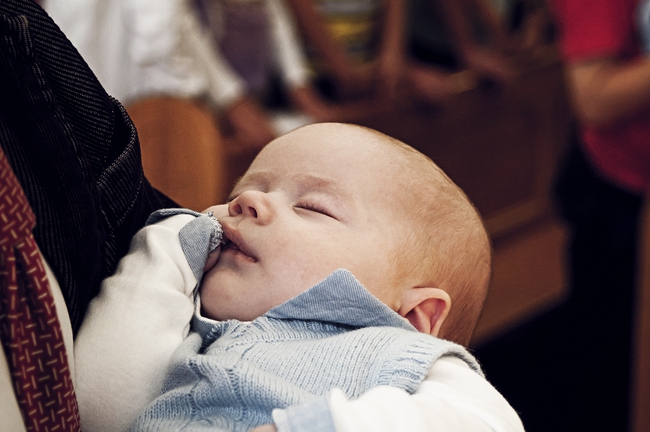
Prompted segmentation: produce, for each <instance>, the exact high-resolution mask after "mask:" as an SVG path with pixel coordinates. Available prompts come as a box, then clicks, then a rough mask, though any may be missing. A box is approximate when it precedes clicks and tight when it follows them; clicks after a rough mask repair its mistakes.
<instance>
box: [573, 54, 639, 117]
mask: <svg viewBox="0 0 650 432" xmlns="http://www.w3.org/2000/svg"><path fill="white" fill-rule="evenodd" d="M567 75H568V79H569V84H570V87H571V94H572V98H573V102H574V106H575V110H576V113H577V115H578V117H579V118H580V120H582V121H583V122H584V123H585V124H589V125H592V126H596V127H604V126H608V125H611V124H614V123H616V122H618V121H620V120H623V119H625V118H627V117H629V116H632V115H634V114H635V113H636V112H638V111H641V110H644V109H650V59H647V58H640V59H637V60H635V61H632V62H628V63H623V62H620V61H617V60H615V59H614V58H611V57H602V58H596V59H591V60H582V61H573V62H569V63H568V64H567Z"/></svg>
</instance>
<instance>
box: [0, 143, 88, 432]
mask: <svg viewBox="0 0 650 432" xmlns="http://www.w3.org/2000/svg"><path fill="white" fill-rule="evenodd" d="M34 224H35V219H34V214H33V213H32V211H31V208H30V207H29V203H28V202H27V199H26V198H25V195H24V193H23V190H22V188H21V186H20V184H19V183H18V180H17V179H16V177H15V176H14V173H13V171H12V170H11V167H10V166H9V163H8V162H7V159H6V157H5V155H4V153H3V152H2V151H1V150H0V339H1V340H2V346H3V348H4V352H5V355H6V357H7V362H8V364H9V370H10V371H11V374H12V378H13V382H14V392H15V394H16V398H17V400H18V405H19V406H20V409H21V412H22V415H23V419H24V422H25V427H26V428H27V430H28V431H79V430H80V427H79V413H78V409H77V400H76V397H75V393H74V388H73V385H72V381H71V378H70V377H71V375H70V370H69V369H68V358H67V355H66V350H65V345H64V343H63V335H62V333H61V327H60V325H59V321H58V318H57V315H56V308H55V306H54V298H53V297H52V293H51V291H50V285H49V283H48V280H47V276H46V274H45V268H44V266H43V261H42V260H41V258H40V255H39V252H38V249H37V247H36V242H35V241H34V237H33V236H32V228H33V227H34Z"/></svg>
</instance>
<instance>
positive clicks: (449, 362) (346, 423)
mask: <svg viewBox="0 0 650 432" xmlns="http://www.w3.org/2000/svg"><path fill="white" fill-rule="evenodd" d="M323 406H324V404H323V403H322V402H321V403H319V402H318V401H316V402H311V403H310V404H309V405H308V406H307V407H305V408H302V407H301V406H298V407H291V408H289V409H287V410H275V411H274V412H273V418H274V421H275V423H276V425H277V428H278V431H280V432H285V431H291V432H293V431H298V430H302V429H301V425H302V426H304V425H307V424H311V425H312V426H313V425H316V424H319V421H320V424H322V425H324V426H323V427H322V428H321V429H318V428H314V427H307V428H306V429H304V430H318V431H321V430H322V431H325V430H336V431H337V432H352V431H354V432H363V431H372V432H382V431H386V432H389V431H390V432H401V431H404V432H407V431H408V432H425V431H431V432H433V431H436V432H441V431H443V432H444V431H466V430H471V431H476V432H480V431H503V432H506V431H508V432H510V431H511V432H522V431H523V430H524V428H523V425H522V424H521V420H520V419H519V417H518V415H517V413H516V412H515V411H514V409H513V408H512V407H511V406H510V405H509V404H508V402H507V401H506V400H505V399H504V398H503V397H502V396H501V395H500V394H499V393H498V392H497V390H496V389H495V388H494V387H492V385H490V383H488V382H487V381H486V380H485V379H484V378H482V377H481V376H480V375H478V374H477V373H476V372H474V371H472V370H471V369H470V368H469V367H468V366H467V364H466V363H464V362H463V361H461V360H459V359H456V358H452V357H444V358H441V359H439V360H438V361H436V362H435V363H434V365H433V366H432V368H431V370H430V371H429V373H428V375H427V377H426V379H425V381H424V382H423V383H422V384H421V386H420V388H419V389H418V390H417V391H416V392H415V393H414V394H412V395H409V394H408V393H406V392H405V391H403V390H400V389H397V388H394V387H386V386H382V387H376V388H374V389H372V390H370V391H368V392H367V393H365V394H364V395H363V396H361V397H360V398H358V399H356V400H348V399H347V398H346V396H345V395H344V394H343V393H342V392H341V391H340V390H334V391H332V392H331V393H329V394H328V395H327V407H328V408H329V412H327V411H326V410H325V409H322V410H321V415H320V416H315V415H314V412H317V411H318V409H319V407H323ZM328 414H329V415H330V416H331V420H332V421H333V425H334V429H327V427H328V426H327V424H328V423H327V415H328ZM303 421H307V422H309V423H302V422H303Z"/></svg>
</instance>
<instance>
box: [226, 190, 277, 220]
mask: <svg viewBox="0 0 650 432" xmlns="http://www.w3.org/2000/svg"><path fill="white" fill-rule="evenodd" d="M228 211H229V213H230V215H231V216H244V217H250V218H253V219H256V220H257V222H261V223H266V222H268V221H269V220H270V217H271V214H272V210H271V203H270V202H269V199H268V196H267V194H266V193H264V192H260V191H245V192H242V193H241V194H239V195H238V196H237V197H236V198H235V199H233V200H232V201H230V204H229V206H228Z"/></svg>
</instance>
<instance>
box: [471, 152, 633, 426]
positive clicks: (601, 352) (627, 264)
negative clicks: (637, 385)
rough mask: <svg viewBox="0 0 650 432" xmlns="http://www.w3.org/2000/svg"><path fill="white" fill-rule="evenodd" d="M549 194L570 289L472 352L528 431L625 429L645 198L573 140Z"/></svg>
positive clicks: (626, 424)
mask: <svg viewBox="0 0 650 432" xmlns="http://www.w3.org/2000/svg"><path fill="white" fill-rule="evenodd" d="M556 198H557V202H558V207H559V210H560V213H561V215H562V216H563V217H564V218H565V220H566V222H567V224H568V226H569V231H570V244H569V248H568V251H567V262H568V271H569V283H570V290H571V293H570V297H569V298H568V300H567V301H566V302H565V303H564V304H562V305H561V306H559V307H557V308H555V309H553V310H551V311H550V312H548V313H546V314H544V315H542V316H540V317H537V318H535V319H533V320H532V321H530V322H528V323H527V324H525V325H523V326H521V327H520V328H518V329H516V330H515V331H513V332H510V333H509V334H506V335H504V336H502V337H499V338H498V339H496V340H494V341H492V342H489V343H487V344H486V345H484V346H482V347H479V348H478V349H477V350H476V354H477V356H478V358H479V361H481V362H482V364H483V366H484V368H485V372H486V374H487V378H488V379H489V380H490V381H491V382H492V383H493V384H494V385H495V386H496V387H497V389H499V390H500V391H501V392H502V393H503V394H504V396H505V397H506V398H507V399H508V400H509V401H510V403H511V404H512V405H513V406H514V408H515V409H516V410H517V411H518V412H519V413H520V415H521V417H522V420H523V422H524V426H525V427H526V430H527V431H528V432H536V431H554V432H557V431H588V430H592V431H600V430H603V431H604V430H607V431H627V430H628V401H629V380H630V377H629V376H630V362H631V355H630V351H631V334H632V324H633V312H634V308H633V302H634V292H635V285H636V284H635V275H636V259H637V258H636V255H637V254H636V250H637V237H638V225H639V215H640V211H641V207H642V198H641V196H639V195H637V194H633V193H630V192H628V191H625V190H623V189H621V188H618V187H616V186H614V185H612V184H611V183H610V182H608V181H606V180H604V179H603V178H602V177H601V176H599V175H598V174H597V173H596V172H595V171H594V169H593V167H592V166H591V165H590V163H589V162H588V161H587V160H586V158H585V156H584V154H583V153H582V150H581V149H580V148H579V145H577V144H576V145H574V146H573V148H572V149H571V150H570V152H569V154H568V157H567V160H566V163H565V165H564V167H563V169H562V170H561V174H560V176H559V178H558V181H557V184H556ZM522 289H525V287H522Z"/></svg>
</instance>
